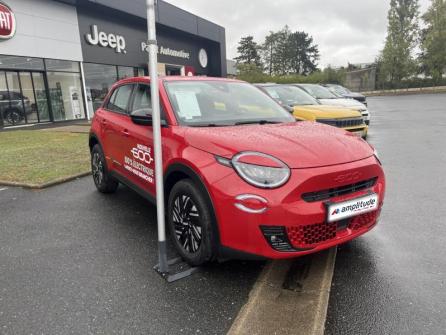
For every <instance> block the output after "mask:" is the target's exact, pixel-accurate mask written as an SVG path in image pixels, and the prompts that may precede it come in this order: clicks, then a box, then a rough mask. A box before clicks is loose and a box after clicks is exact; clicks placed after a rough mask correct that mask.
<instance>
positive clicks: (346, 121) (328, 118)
mask: <svg viewBox="0 0 446 335" xmlns="http://www.w3.org/2000/svg"><path fill="white" fill-rule="evenodd" d="M256 86H257V87H258V88H259V89H261V90H262V91H264V92H265V93H266V94H268V95H269V96H270V97H272V98H273V99H275V100H276V101H278V102H279V103H280V104H281V105H282V106H284V107H285V108H287V109H289V110H290V112H292V113H293V115H294V117H295V118H296V119H298V120H308V121H316V122H320V123H325V124H328V125H331V126H335V127H338V128H343V129H345V130H347V131H350V132H352V133H355V134H356V135H358V136H361V137H362V138H364V139H365V138H367V131H368V126H367V125H366V124H365V122H364V119H363V117H362V115H361V113H360V112H358V111H357V110H353V109H350V108H346V107H336V106H328V105H322V104H321V103H320V102H319V101H317V100H316V99H315V98H313V97H312V96H311V95H309V94H308V93H307V92H305V91H304V90H302V89H300V88H298V87H295V86H291V85H278V84H257V85H256Z"/></svg>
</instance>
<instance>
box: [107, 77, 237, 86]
mask: <svg viewBox="0 0 446 335" xmlns="http://www.w3.org/2000/svg"><path fill="white" fill-rule="evenodd" d="M159 80H160V81H164V82H170V81H222V82H235V83H244V81H242V80H237V79H230V78H221V77H205V76H195V77H186V76H160V77H159ZM140 82H150V77H148V76H144V77H142V76H141V77H129V78H125V79H121V80H119V81H117V82H116V83H115V86H119V85H122V84H131V83H140Z"/></svg>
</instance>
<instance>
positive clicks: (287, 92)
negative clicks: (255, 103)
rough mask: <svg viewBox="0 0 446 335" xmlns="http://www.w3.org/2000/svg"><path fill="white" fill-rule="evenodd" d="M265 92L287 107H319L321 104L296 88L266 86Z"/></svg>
mask: <svg viewBox="0 0 446 335" xmlns="http://www.w3.org/2000/svg"><path fill="white" fill-rule="evenodd" d="M264 89H265V91H266V92H267V93H268V94H269V95H270V96H271V97H272V98H274V99H276V100H277V101H279V103H281V104H283V105H287V106H303V105H319V102H318V101H317V100H316V99H314V98H313V97H312V96H311V95H309V94H308V93H307V92H305V91H304V90H302V89H300V88H298V87H295V86H284V85H276V86H265V87H264Z"/></svg>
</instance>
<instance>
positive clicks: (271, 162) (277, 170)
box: [231, 152, 291, 188]
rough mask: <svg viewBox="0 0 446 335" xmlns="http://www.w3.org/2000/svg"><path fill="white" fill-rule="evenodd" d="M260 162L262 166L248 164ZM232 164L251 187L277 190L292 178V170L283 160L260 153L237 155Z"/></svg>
mask: <svg viewBox="0 0 446 335" xmlns="http://www.w3.org/2000/svg"><path fill="white" fill-rule="evenodd" d="M247 161H258V162H261V163H262V164H261V165H260V164H254V163H248V162H247ZM231 164H232V166H233V167H234V169H235V171H237V173H238V174H239V176H240V177H241V178H242V179H243V180H245V181H246V182H248V183H249V184H251V185H254V186H257V187H261V188H276V187H279V186H282V185H283V184H285V183H286V182H287V181H288V179H289V178H290V175H291V171H290V168H289V167H288V166H287V165H286V164H285V163H284V162H282V161H281V160H279V159H277V158H275V157H273V156H270V155H267V154H263V153H260V152H242V153H239V154H237V155H235V156H234V157H233V158H232V160H231Z"/></svg>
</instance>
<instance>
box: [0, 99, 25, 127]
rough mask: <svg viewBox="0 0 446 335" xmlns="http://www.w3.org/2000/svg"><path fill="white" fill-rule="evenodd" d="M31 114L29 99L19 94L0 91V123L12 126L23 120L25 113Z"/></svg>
mask: <svg viewBox="0 0 446 335" xmlns="http://www.w3.org/2000/svg"><path fill="white" fill-rule="evenodd" d="M31 112H32V106H31V102H30V101H29V98H27V97H25V96H23V95H22V94H21V93H19V92H8V91H0V113H1V118H0V123H1V122H2V119H3V123H4V125H6V126H14V125H16V124H19V123H21V122H22V121H23V120H24V119H25V113H26V114H29V113H31Z"/></svg>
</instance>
